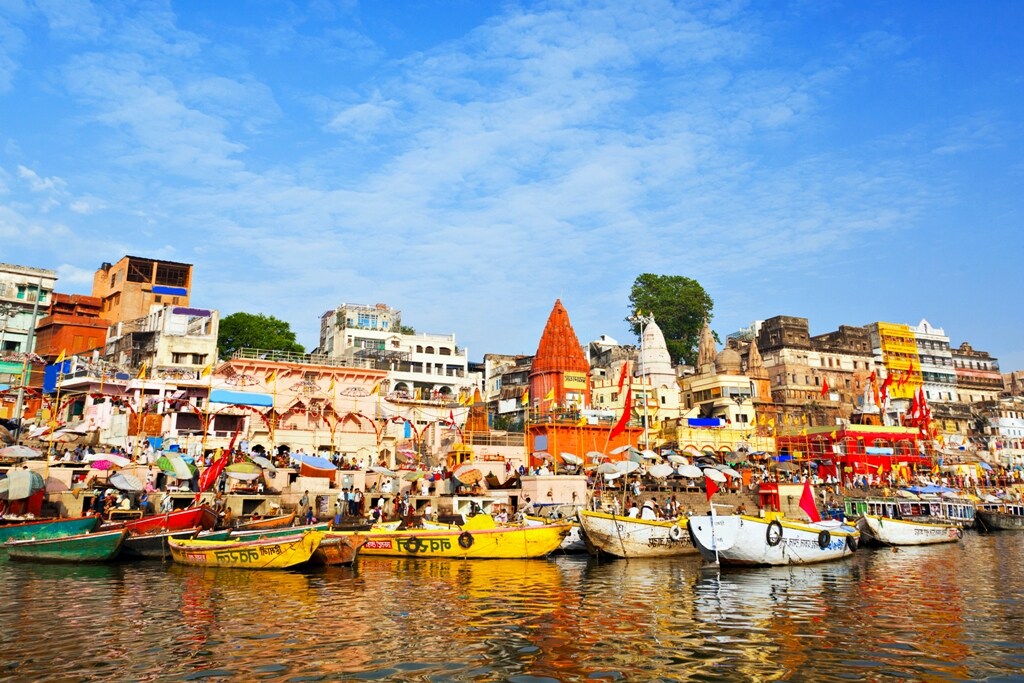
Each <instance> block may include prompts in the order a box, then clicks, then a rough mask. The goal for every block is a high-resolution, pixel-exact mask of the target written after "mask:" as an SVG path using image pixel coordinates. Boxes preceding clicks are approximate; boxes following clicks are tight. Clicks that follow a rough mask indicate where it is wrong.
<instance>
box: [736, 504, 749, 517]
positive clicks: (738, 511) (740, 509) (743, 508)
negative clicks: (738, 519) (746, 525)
mask: <svg viewBox="0 0 1024 683" xmlns="http://www.w3.org/2000/svg"><path fill="white" fill-rule="evenodd" d="M736 514H737V515H745V514H747V506H746V505H744V504H743V503H740V504H739V507H737V508H736Z"/></svg>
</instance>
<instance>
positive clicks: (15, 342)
mask: <svg viewBox="0 0 1024 683" xmlns="http://www.w3.org/2000/svg"><path fill="white" fill-rule="evenodd" d="M56 281H57V274H56V273H55V272H54V271H52V270H47V269H45V268H30V267H28V266H16V265H11V264H9V263H0V353H3V352H11V353H24V352H26V351H33V350H34V349H32V348H29V339H28V338H29V336H30V335H29V330H30V329H32V311H33V309H34V308H35V306H36V303H37V302H38V304H39V317H40V318H41V317H42V316H44V315H45V314H46V310H47V308H48V307H49V305H50V298H51V297H52V296H53V286H54V283H55V282H56Z"/></svg>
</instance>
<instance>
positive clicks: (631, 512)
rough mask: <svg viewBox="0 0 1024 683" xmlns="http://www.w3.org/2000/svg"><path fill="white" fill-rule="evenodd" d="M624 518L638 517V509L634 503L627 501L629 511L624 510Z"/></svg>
mask: <svg viewBox="0 0 1024 683" xmlns="http://www.w3.org/2000/svg"><path fill="white" fill-rule="evenodd" d="M626 516H627V517H632V518H633V519H636V518H637V517H639V516H640V508H638V507H637V506H636V502H635V501H632V500H631V501H629V509H628V510H626Z"/></svg>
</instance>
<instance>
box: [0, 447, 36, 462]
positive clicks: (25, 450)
mask: <svg viewBox="0 0 1024 683" xmlns="http://www.w3.org/2000/svg"><path fill="white" fill-rule="evenodd" d="M41 457H43V453H42V451H38V450H36V449H35V448H29V447H28V446H21V445H18V446H5V447H4V448H0V458H18V459H29V460H31V459H32V458H41Z"/></svg>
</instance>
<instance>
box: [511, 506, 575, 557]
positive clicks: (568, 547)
mask: <svg viewBox="0 0 1024 683" xmlns="http://www.w3.org/2000/svg"><path fill="white" fill-rule="evenodd" d="M568 521H570V522H572V520H568ZM558 523H560V520H555V519H551V518H545V517H534V516H532V515H525V516H524V517H523V524H524V525H526V526H543V525H544V524H558ZM558 549H559V550H560V551H562V552H563V553H585V552H588V550H587V542H586V540H584V538H583V528H582V527H581V526H580V524H579V522H572V526H571V527H570V528H569V533H568V534H566V535H565V538H563V539H562V544H561V545H560V546H558Z"/></svg>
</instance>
